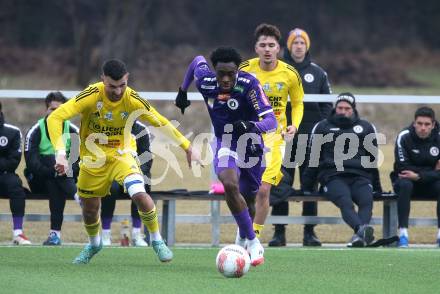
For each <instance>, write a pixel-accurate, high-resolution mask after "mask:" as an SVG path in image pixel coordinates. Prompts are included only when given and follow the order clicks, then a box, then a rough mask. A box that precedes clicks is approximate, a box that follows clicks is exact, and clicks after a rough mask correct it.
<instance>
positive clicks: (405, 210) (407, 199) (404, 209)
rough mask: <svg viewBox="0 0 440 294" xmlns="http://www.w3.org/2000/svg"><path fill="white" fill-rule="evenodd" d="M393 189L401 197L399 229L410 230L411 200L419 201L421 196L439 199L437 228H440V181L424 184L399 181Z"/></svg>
mask: <svg viewBox="0 0 440 294" xmlns="http://www.w3.org/2000/svg"><path fill="white" fill-rule="evenodd" d="M393 187H394V191H395V192H396V194H397V195H398V196H399V198H398V199H397V213H398V218H399V228H408V219H409V212H410V210H411V198H414V199H417V197H420V196H422V197H424V198H425V197H430V198H432V199H437V226H438V227H439V228H440V181H435V182H432V183H428V184H423V183H419V182H413V181H411V180H408V179H397V180H396V181H395V182H394V183H393Z"/></svg>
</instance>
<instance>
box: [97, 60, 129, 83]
mask: <svg viewBox="0 0 440 294" xmlns="http://www.w3.org/2000/svg"><path fill="white" fill-rule="evenodd" d="M127 72H128V71H127V67H126V66H125V63H124V62H122V61H121V60H119V59H111V60H107V61H106V62H104V64H103V65H102V73H103V74H104V75H105V76H107V77H110V78H112V79H113V80H115V81H118V80H120V79H122V77H123V76H124V75H125V74H126V73H127Z"/></svg>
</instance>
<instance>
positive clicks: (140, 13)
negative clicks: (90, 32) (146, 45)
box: [101, 0, 152, 68]
mask: <svg viewBox="0 0 440 294" xmlns="http://www.w3.org/2000/svg"><path fill="white" fill-rule="evenodd" d="M107 3H108V12H107V22H106V27H105V30H104V36H103V41H102V44H101V52H102V54H101V59H102V60H105V59H110V58H119V59H121V60H123V61H124V62H125V63H127V65H128V67H129V68H131V67H132V66H134V64H135V61H136V53H137V48H138V44H139V43H140V37H141V31H142V25H143V24H144V22H145V18H146V15H147V12H148V9H149V8H150V7H151V3H152V1H148V0H131V1H120V0H110V1H108V2H107Z"/></svg>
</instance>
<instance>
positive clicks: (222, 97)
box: [217, 94, 231, 101]
mask: <svg viewBox="0 0 440 294" xmlns="http://www.w3.org/2000/svg"><path fill="white" fill-rule="evenodd" d="M229 98H231V94H218V96H217V99H218V100H220V101H227V100H229Z"/></svg>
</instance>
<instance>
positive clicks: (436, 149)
mask: <svg viewBox="0 0 440 294" xmlns="http://www.w3.org/2000/svg"><path fill="white" fill-rule="evenodd" d="M429 153H430V154H431V155H432V156H437V155H438V153H439V150H438V148H437V147H435V146H433V147H431V148H430V149H429Z"/></svg>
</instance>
